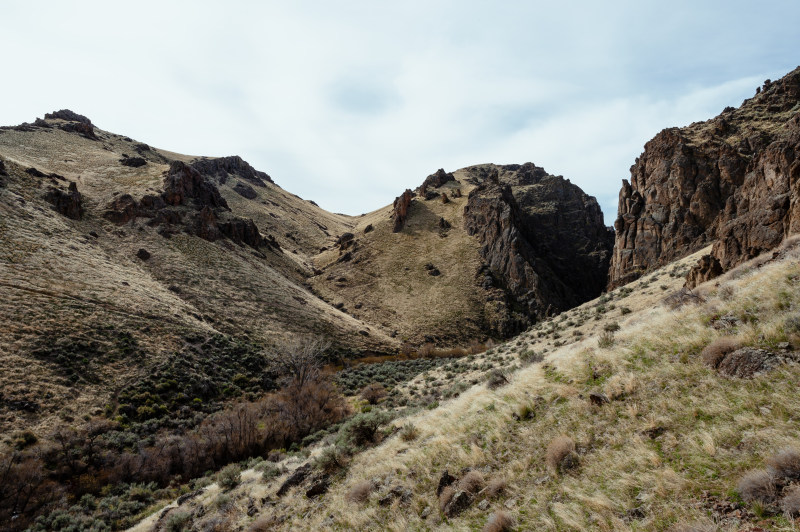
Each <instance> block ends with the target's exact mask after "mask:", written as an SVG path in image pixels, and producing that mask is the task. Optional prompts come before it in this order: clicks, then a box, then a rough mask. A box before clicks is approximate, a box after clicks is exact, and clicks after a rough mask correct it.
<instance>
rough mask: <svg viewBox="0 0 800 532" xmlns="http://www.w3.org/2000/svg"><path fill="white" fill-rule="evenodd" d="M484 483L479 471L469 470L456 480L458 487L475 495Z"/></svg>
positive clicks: (484, 480)
mask: <svg viewBox="0 0 800 532" xmlns="http://www.w3.org/2000/svg"><path fill="white" fill-rule="evenodd" d="M485 485H486V479H484V478H483V474H482V473H481V472H480V471H470V472H469V473H467V474H466V475H464V476H463V477H461V480H459V481H458V489H460V490H462V491H467V492H469V493H472V494H473V495H475V494H476V493H478V492H479V491H481V490H482V489H483V487H484V486H485Z"/></svg>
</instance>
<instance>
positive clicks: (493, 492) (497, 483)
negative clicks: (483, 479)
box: [483, 478, 508, 499]
mask: <svg viewBox="0 0 800 532" xmlns="http://www.w3.org/2000/svg"><path fill="white" fill-rule="evenodd" d="M507 488H508V484H507V483H506V480H505V479H504V478H493V479H492V480H490V481H489V484H488V485H487V486H486V489H485V490H484V491H483V493H484V495H486V498H487V499H493V498H494V497H497V496H498V495H500V494H501V493H503V492H504V491H506V489H507Z"/></svg>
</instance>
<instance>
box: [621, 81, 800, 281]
mask: <svg viewBox="0 0 800 532" xmlns="http://www.w3.org/2000/svg"><path fill="white" fill-rule="evenodd" d="M799 104H800V68H798V69H796V70H794V71H793V72H791V73H790V74H788V75H787V76H785V77H784V78H782V79H781V80H779V81H777V82H771V81H769V80H767V81H766V82H765V83H764V86H763V88H759V89H758V90H757V92H756V95H755V96H754V97H753V98H750V99H748V100H745V102H744V103H743V104H742V106H741V107H740V108H739V109H733V108H726V109H725V110H724V111H723V112H722V113H721V114H720V115H719V116H717V117H716V118H714V119H712V120H709V121H707V122H702V123H696V124H692V125H691V126H688V127H686V128H682V129H678V128H670V129H665V130H664V131H662V132H661V133H659V134H658V135H656V137H655V138H653V139H652V140H651V141H650V142H648V143H647V144H646V145H645V151H644V153H642V155H641V156H640V157H639V158H638V159H637V160H636V163H635V164H634V165H633V166H632V167H631V181H630V184H629V183H628V182H627V181H623V186H622V190H621V191H620V196H619V216H618V218H617V220H616V222H615V228H616V230H617V235H616V244H615V248H614V257H613V259H612V263H611V269H610V272H609V286H610V287H615V286H620V285H622V284H625V283H626V282H629V281H631V280H633V279H635V278H637V277H639V276H640V275H642V274H643V273H645V272H647V271H650V270H652V269H654V268H657V267H660V266H663V265H664V264H667V263H669V262H671V261H673V260H675V259H677V258H680V257H683V256H686V255H688V254H689V253H692V252H694V251H697V250H698V249H701V248H702V247H704V246H706V245H708V244H711V243H713V244H714V247H713V250H712V253H711V257H709V258H708V259H706V260H704V261H702V262H701V263H700V264H698V266H697V267H696V268H695V270H694V271H693V272H692V273H691V274H690V277H689V279H688V281H687V285H688V286H690V287H692V286H694V285H695V284H697V283H698V282H702V281H705V280H708V279H710V278H712V277H714V276H716V275H718V274H719V273H721V272H723V271H725V270H728V269H730V268H731V267H732V266H735V265H736V264H739V263H741V262H743V261H745V260H748V259H750V258H752V257H754V256H756V255H758V254H759V253H761V252H763V251H766V250H769V249H772V248H774V247H775V246H777V245H778V244H779V243H780V242H781V241H782V240H783V239H784V238H785V237H786V236H787V235H788V234H790V233H793V232H796V231H797V229H798V222H800V212H799V211H798V207H797V206H796V203H797V198H798V191H797V182H798V179H797V177H798V175H800V114H799V113H798V112H799V111H800V107H798V105H799Z"/></svg>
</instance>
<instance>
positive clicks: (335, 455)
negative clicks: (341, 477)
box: [314, 445, 349, 474]
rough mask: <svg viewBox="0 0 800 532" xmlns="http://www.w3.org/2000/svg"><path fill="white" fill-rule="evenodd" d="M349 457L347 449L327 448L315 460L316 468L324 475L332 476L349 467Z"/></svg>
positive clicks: (334, 446) (333, 446)
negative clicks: (331, 474)
mask: <svg viewBox="0 0 800 532" xmlns="http://www.w3.org/2000/svg"><path fill="white" fill-rule="evenodd" d="M348 457H349V455H348V453H347V451H346V450H345V449H342V448H341V447H338V446H336V445H332V446H330V447H326V448H325V449H323V450H322V452H321V453H319V456H317V458H316V460H314V467H316V468H317V469H319V470H320V471H322V472H323V473H326V474H330V473H334V472H336V471H338V470H339V469H343V468H344V467H345V466H346V465H347V459H348Z"/></svg>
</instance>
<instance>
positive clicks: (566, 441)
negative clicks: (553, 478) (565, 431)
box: [545, 436, 578, 473]
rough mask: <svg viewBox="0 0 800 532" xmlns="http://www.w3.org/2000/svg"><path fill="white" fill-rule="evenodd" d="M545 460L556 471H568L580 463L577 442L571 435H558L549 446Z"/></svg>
mask: <svg viewBox="0 0 800 532" xmlns="http://www.w3.org/2000/svg"><path fill="white" fill-rule="evenodd" d="M545 461H546V462H547V467H549V468H550V469H551V470H552V471H553V472H554V473H559V472H563V471H566V470H568V469H571V468H573V467H575V466H576V465H577V464H578V457H577V455H576V454H575V442H574V441H572V438H570V437H569V436H558V437H557V438H554V439H553V441H551V442H550V444H549V445H548V446H547V454H546V458H545Z"/></svg>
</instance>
